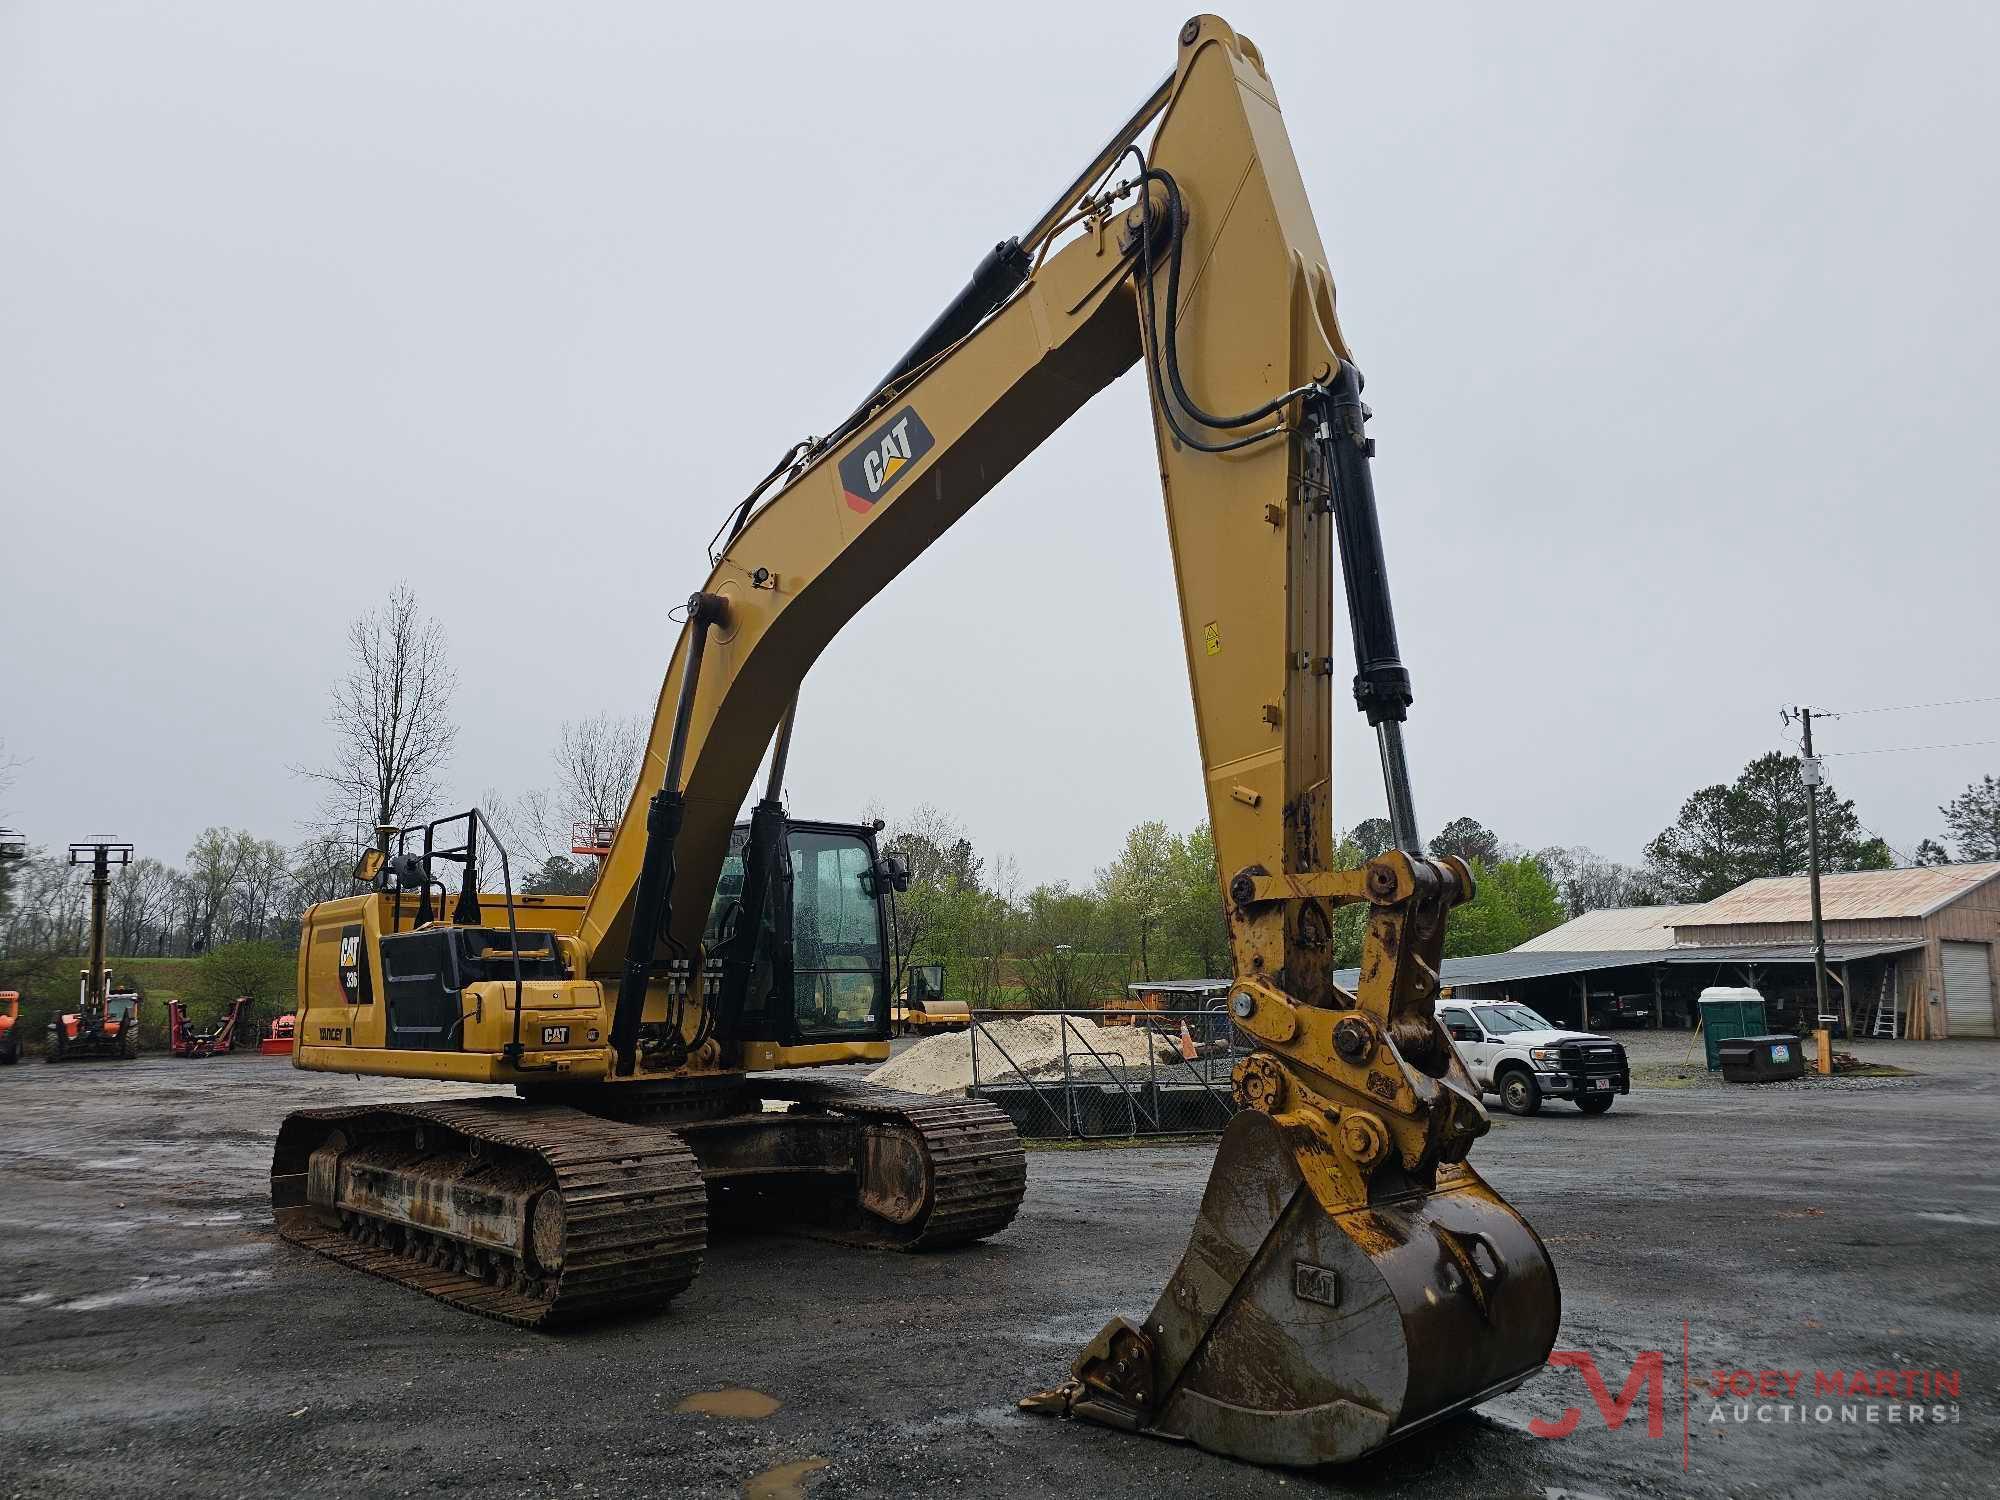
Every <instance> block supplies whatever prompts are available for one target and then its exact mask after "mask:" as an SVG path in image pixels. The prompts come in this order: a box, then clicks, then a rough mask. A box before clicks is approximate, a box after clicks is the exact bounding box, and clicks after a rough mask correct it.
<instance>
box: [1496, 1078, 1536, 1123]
mask: <svg viewBox="0 0 2000 1500" xmlns="http://www.w3.org/2000/svg"><path fill="white" fill-rule="evenodd" d="M1500 1107H1501V1108H1502V1109H1504V1110H1506V1111H1507V1113H1508V1114H1510V1115H1532V1114H1534V1113H1536V1112H1537V1111H1538V1110H1540V1109H1541V1107H1542V1086H1541V1085H1540V1084H1539V1083H1536V1082H1535V1075H1534V1074H1532V1073H1530V1072H1529V1071H1528V1070H1527V1069H1526V1068H1509V1069H1508V1070H1507V1071H1506V1072H1505V1073H1502V1074H1501V1075H1500Z"/></svg>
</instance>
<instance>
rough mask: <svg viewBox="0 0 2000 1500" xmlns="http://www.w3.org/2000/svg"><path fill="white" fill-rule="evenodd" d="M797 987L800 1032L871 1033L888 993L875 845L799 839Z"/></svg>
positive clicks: (795, 840) (799, 833)
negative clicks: (874, 869)
mask: <svg viewBox="0 0 2000 1500" xmlns="http://www.w3.org/2000/svg"><path fill="white" fill-rule="evenodd" d="M791 843H792V937H793V949H792V987H793V1001H794V1004H795V1006H796V1015H797V1017H798V1025H799V1030H800V1031H801V1032H804V1033H813V1032H823V1031H850V1030H867V1029H869V1028H871V1027H873V1026H874V1024H875V1015H876V1009H877V1006H878V1004H879V1003H880V1000H881V990H882V921H881V914H880V911H879V908H878V907H877V906H876V901H875V894H874V890H873V881H872V880H871V878H870V874H871V870H872V867H873V862H872V861H871V860H870V859H869V856H868V846H867V844H865V843H864V842H863V841H862V840H861V839H859V838H856V837H855V836H853V835H852V834H837V833H818V832H813V831H810V830H804V829H801V830H795V831H794V832H793V834H792V839H791Z"/></svg>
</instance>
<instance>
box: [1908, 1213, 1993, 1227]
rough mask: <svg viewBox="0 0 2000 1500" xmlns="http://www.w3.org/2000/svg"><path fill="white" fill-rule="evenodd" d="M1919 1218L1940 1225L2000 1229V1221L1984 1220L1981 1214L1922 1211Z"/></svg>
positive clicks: (1918, 1215)
mask: <svg viewBox="0 0 2000 1500" xmlns="http://www.w3.org/2000/svg"><path fill="white" fill-rule="evenodd" d="M1917 1217H1918V1218H1920V1219H1935V1220H1937V1222H1938V1223H1940V1224H1976V1225H1978V1226H1979V1227H1980V1228H1981V1229H2000V1219H1988V1218H1983V1217H1981V1216H1980V1215H1979V1214H1967V1213H1957V1212H1943V1211H1937V1210H1932V1211H1921V1210H1920V1211H1919V1212H1918V1214H1917Z"/></svg>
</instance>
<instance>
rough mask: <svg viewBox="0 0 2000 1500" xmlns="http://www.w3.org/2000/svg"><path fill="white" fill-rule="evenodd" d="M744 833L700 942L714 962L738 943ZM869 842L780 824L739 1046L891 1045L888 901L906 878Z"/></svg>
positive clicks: (746, 829)
mask: <svg viewBox="0 0 2000 1500" xmlns="http://www.w3.org/2000/svg"><path fill="white" fill-rule="evenodd" d="M751 833H752V830H751V825H750V824H749V823H747V822H745V823H739V824H738V825H737V826H736V828H735V829H734V830H733V831H732V833H731V835H730V839H729V853H728V855H727V857H726V858H725V859H724V860H723V863H722V875H721V878H720V879H719V880H718V881H717V883H716V888H715V897H714V899H713V901H712V902H711V903H710V905H709V916H708V926H707V929H706V931H705V933H704V946H705V947H706V948H707V949H708V951H709V952H711V953H725V952H728V951H731V950H732V949H734V948H735V947H736V946H737V945H738V944H739V943H740V942H741V940H742V933H741V931H740V928H741V925H742V923H743V922H744V920H745V906H744V900H743V895H744V881H745V876H744V868H745V858H746V853H747V848H748V845H749V843H750V839H751ZM875 833H876V830H875V829H874V828H873V827H872V826H869V825H865V824H859V823H816V822H799V821H793V820H791V819H786V820H785V823H784V826H783V830H782V833H781V835H780V836H779V838H778V839H777V840H776V841H775V842H776V844H777V847H778V849H779V850H780V851H781V852H780V855H779V857H778V858H777V860H776V861H775V862H774V869H773V878H772V879H771V880H770V881H769V882H768V885H767V890H768V895H767V897H766V899H765V901H764V904H763V912H762V915H761V917H760V919H759V921H758V931H757V936H756V944H755V947H754V950H753V953H752V958H751V961H750V980H749V983H748V984H747V986H746V987H745V992H744V997H743V1003H742V1008H741V1010H740V1011H739V1012H738V1014H737V1018H736V1023H735V1026H734V1031H735V1034H736V1035H737V1036H739V1037H741V1038H744V1039H747V1040H754V1041H766V1042H776V1043H778V1044H780V1045H782V1046H809V1045H812V1044H814V1043H817V1042H844V1041H885V1040H887V1039H888V1036H889V1003H888V997H889V941H888V938H889V914H888V901H889V893H890V892H891V891H892V890H894V889H895V888H896V883H897V880H898V879H899V878H903V879H905V880H907V877H905V876H899V867H898V865H897V864H896V863H895V862H894V857H893V856H891V857H890V858H889V859H884V858H882V857H881V856H880V855H879V854H878V853H877V850H876V845H875Z"/></svg>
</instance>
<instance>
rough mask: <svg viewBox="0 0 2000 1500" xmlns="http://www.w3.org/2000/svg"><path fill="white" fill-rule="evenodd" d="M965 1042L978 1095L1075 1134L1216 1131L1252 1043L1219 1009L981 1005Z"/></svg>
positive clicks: (1024, 1119)
mask: <svg viewBox="0 0 2000 1500" xmlns="http://www.w3.org/2000/svg"><path fill="white" fill-rule="evenodd" d="M970 1041H971V1046H972V1088H971V1092H972V1094H973V1096H974V1097H976V1098H980V1099H984V1100H986V1101H987V1102H988V1103H990V1104H992V1105H993V1106H995V1107H996V1108H997V1109H999V1110H1001V1111H1002V1112H1003V1113H1005V1114H1006V1115H1007V1116H1008V1118H1010V1119H1011V1120H1013V1122H1014V1126H1015V1128H1016V1129H1017V1130H1019V1131H1020V1132H1021V1134H1022V1135H1024V1136H1033V1137H1040V1138H1044V1139H1047V1138H1058V1139H1071V1140H1102V1139H1115V1138H1125V1139H1131V1138H1135V1137H1140V1136H1149V1135H1213V1134H1216V1133H1218V1132H1220V1131H1221V1129H1222V1128H1223V1126H1225V1125H1227V1124H1228V1123H1229V1120H1230V1117H1231V1116H1232V1115H1234V1114H1235V1113H1236V1100H1235V1093H1234V1089H1233V1087H1232V1084H1231V1076H1230V1075H1231V1072H1232V1070H1233V1069H1234V1068H1235V1066H1236V1060H1237V1059H1238V1058H1240V1057H1243V1056H1245V1055H1246V1054H1247V1053H1248V1052H1249V1051H1250V1048H1249V1046H1248V1044H1247V1043H1246V1042H1245V1041H1244V1040H1243V1039H1242V1037H1241V1036H1240V1035H1239V1034H1238V1032H1237V1031H1236V1029H1235V1028H1234V1027H1233V1026H1232V1025H1231V1024H1230V1021H1229V1017H1228V1015H1227V1013H1226V1012H1224V1011H1221V1010H1138V1011H1129V1012H1127V1011H1115V1010H1114V1011H1074V1010H1071V1011H1059V1010H1043V1011H980V1012H977V1013H976V1014H975V1015H974V1016H973V1019H972V1029H971V1036H970ZM1190 1054H1192V1055H1190Z"/></svg>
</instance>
